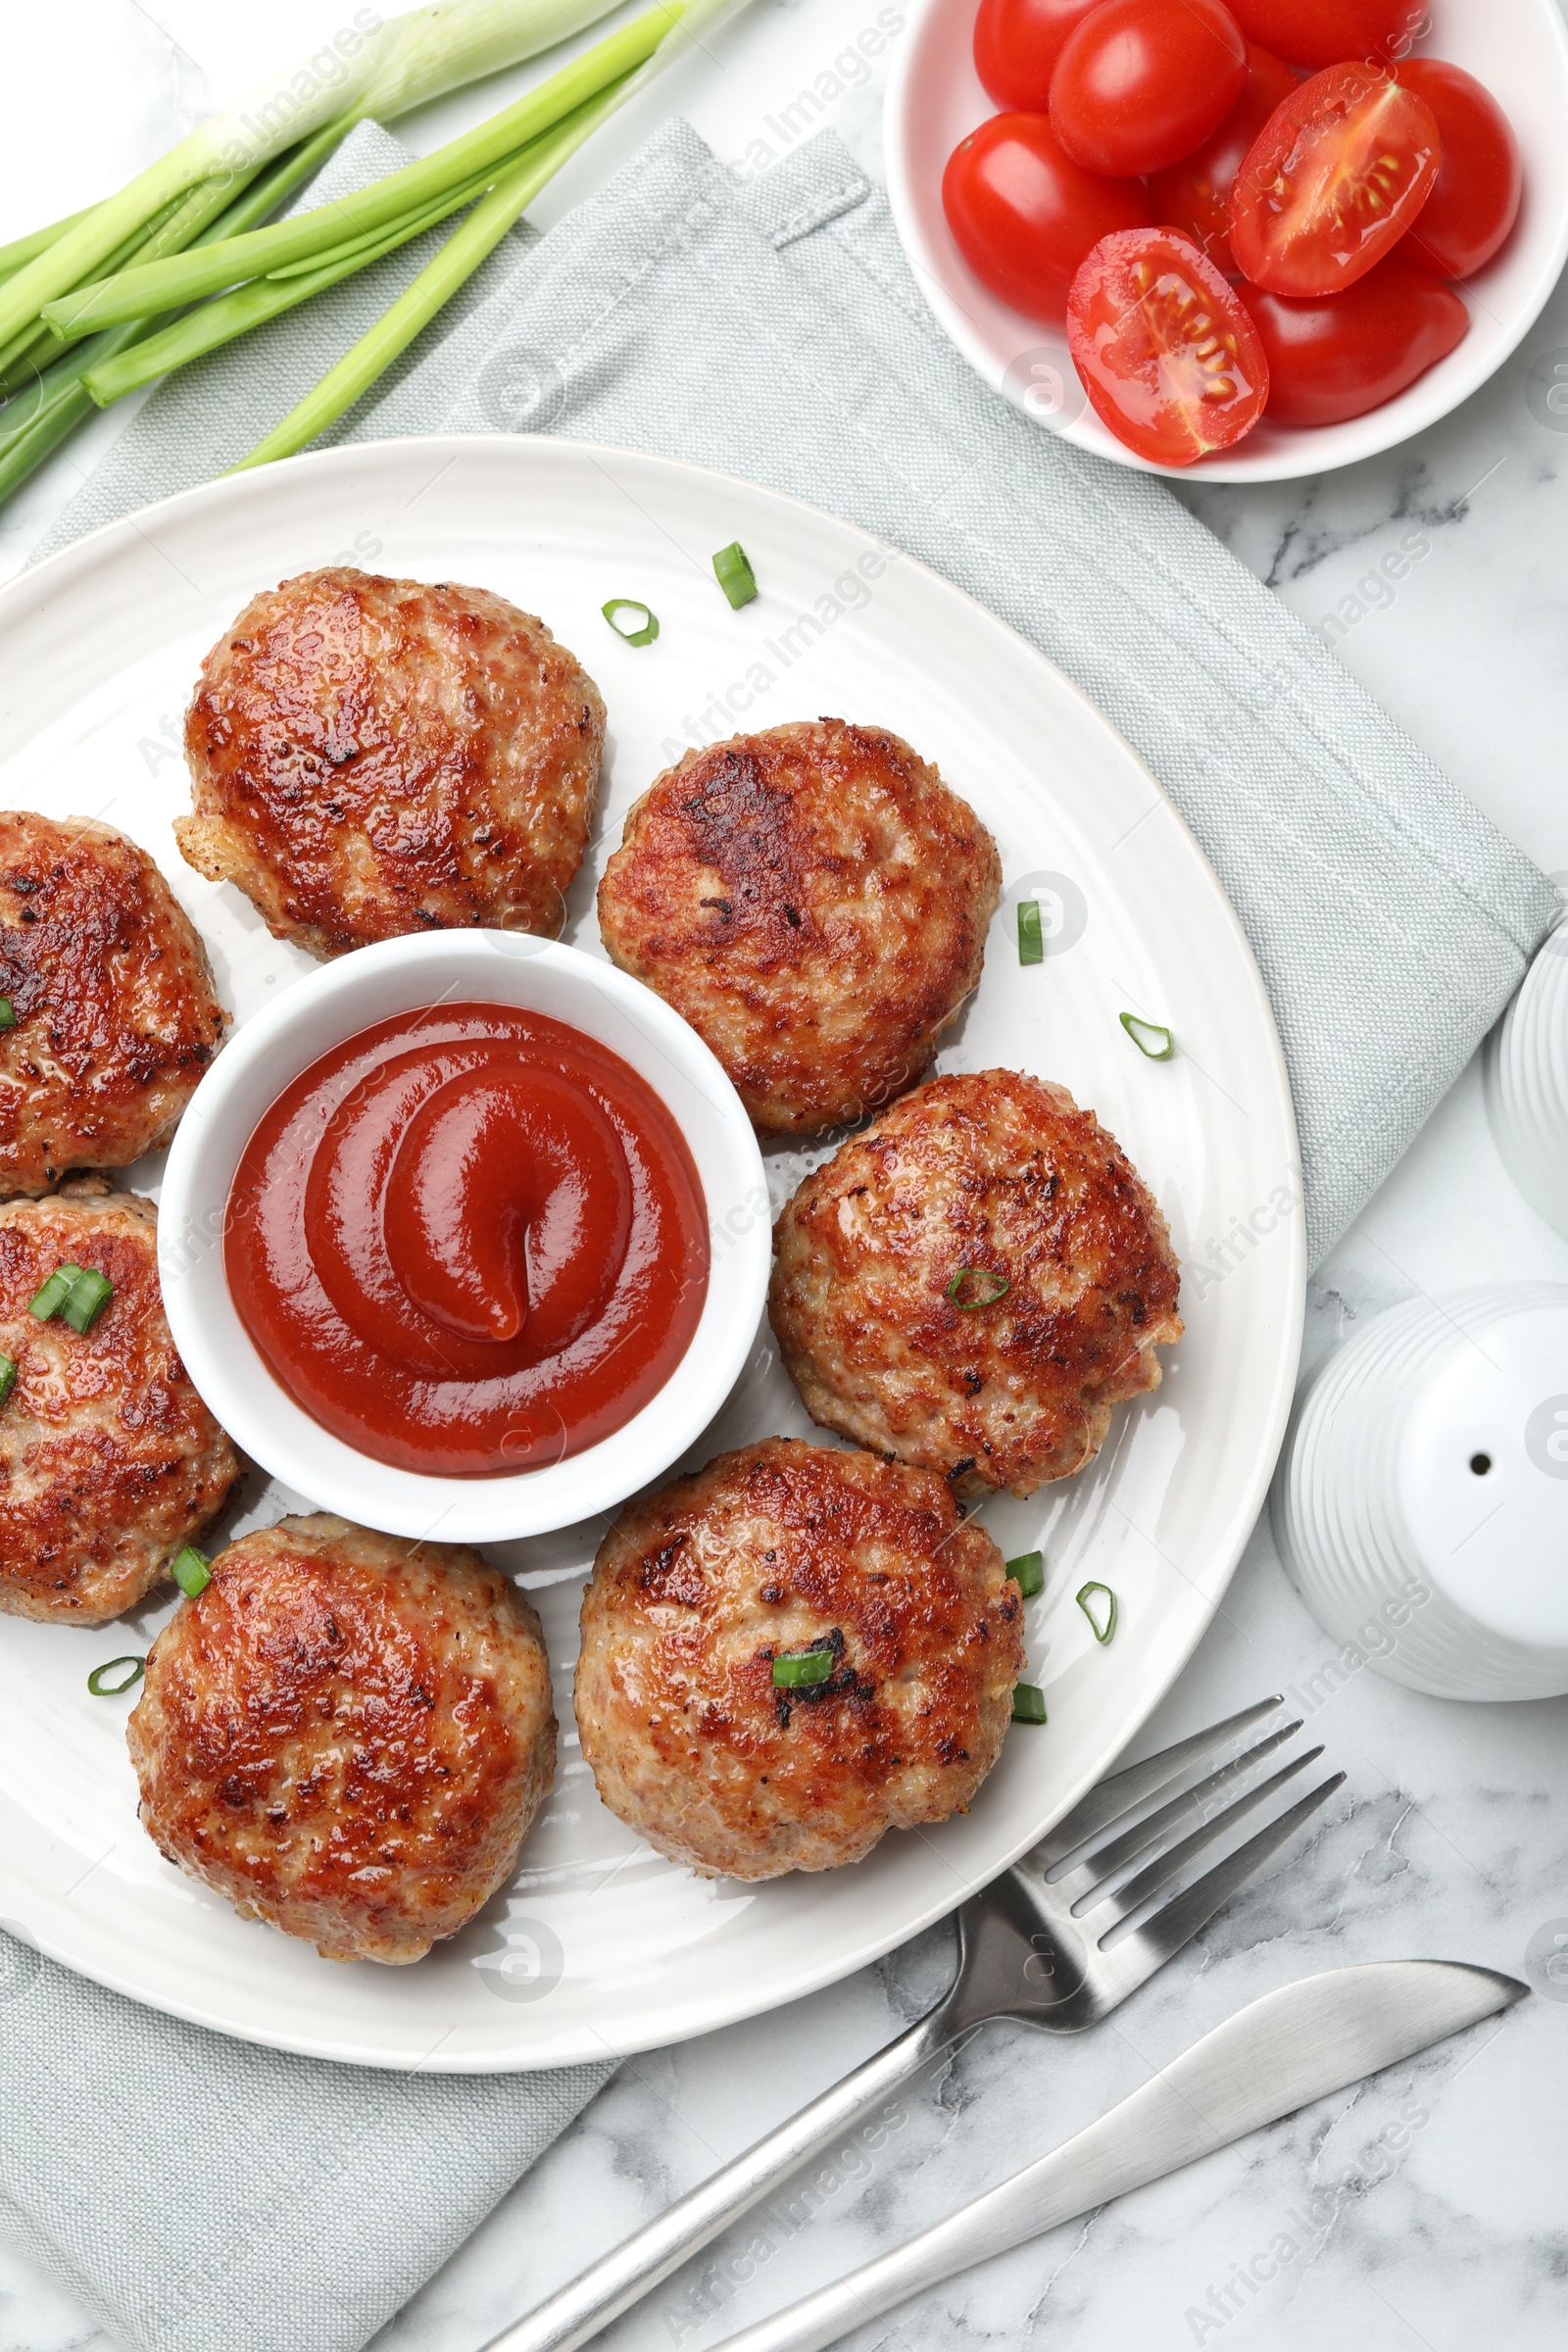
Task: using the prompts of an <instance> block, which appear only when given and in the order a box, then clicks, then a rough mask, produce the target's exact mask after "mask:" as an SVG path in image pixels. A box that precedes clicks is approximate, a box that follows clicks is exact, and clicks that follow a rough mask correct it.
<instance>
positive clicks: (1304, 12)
mask: <svg viewBox="0 0 1568 2352" xmlns="http://www.w3.org/2000/svg"><path fill="white" fill-rule="evenodd" d="M1230 5H1231V14H1232V15H1233V16H1234V17H1235V19H1236V21H1237V23H1238V24H1239V25H1240V26H1241V28H1242V30H1243V31H1244V32H1245V33H1246V35H1247V37H1248V39H1249V40H1250V41H1261V43H1262V44H1263V47H1264V48H1265V49H1272V50H1273V51H1274V53H1275V55H1276V56H1277V57H1288V58H1289V59H1290V61H1291V63H1292V65H1293V66H1319V67H1321V66H1337V65H1340V64H1342V63H1343V62H1344V61H1345V60H1346V59H1347V58H1359V59H1362V60H1365V59H1368V58H1374V57H1377V58H1387V59H1389V60H1391V61H1392V60H1394V59H1396V58H1401V57H1403V56H1405V55H1406V54H1407V52H1408V50H1409V48H1410V44H1411V42H1412V41H1414V40H1416V39H1418V38H1419V36H1420V34H1421V32H1422V30H1423V28H1424V26H1425V22H1426V13H1427V12H1426V9H1425V8H1424V7H1423V6H1422V4H1421V0H1230Z"/></svg>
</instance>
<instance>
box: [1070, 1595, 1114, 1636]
mask: <svg viewBox="0 0 1568 2352" xmlns="http://www.w3.org/2000/svg"><path fill="white" fill-rule="evenodd" d="M1091 1593H1094V1594H1096V1595H1097V1596H1098V1595H1099V1594H1101V1593H1103V1595H1104V1600H1105V1605H1104V1607H1103V1609H1102V1611H1101V1616H1100V1617H1097V1616H1096V1615H1095V1612H1094V1609H1093V1608H1092V1607H1091V1605H1090V1597H1089V1596H1090V1594H1091ZM1077 1599H1078V1606H1079V1607H1080V1608H1081V1609H1082V1611H1083V1613H1084V1615H1085V1616H1086V1617H1087V1618H1088V1620H1089V1622H1090V1624H1091V1625H1092V1626H1093V1628H1094V1632H1095V1640H1096V1641H1097V1642H1108V1641H1109V1640H1110V1637H1111V1635H1112V1634H1113V1633H1114V1632H1115V1631H1116V1595H1115V1593H1113V1592H1112V1591H1111V1589H1110V1587H1109V1586H1108V1585H1082V1586H1080V1588H1079V1591H1078V1595H1077ZM1102 1617H1103V1620H1104V1623H1103V1626H1102V1623H1101V1618H1102Z"/></svg>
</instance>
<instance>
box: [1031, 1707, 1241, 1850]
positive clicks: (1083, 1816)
mask: <svg viewBox="0 0 1568 2352" xmlns="http://www.w3.org/2000/svg"><path fill="white" fill-rule="evenodd" d="M1284 1704H1285V1700H1284V1697H1283V1695H1281V1694H1279V1693H1276V1695H1275V1696H1274V1697H1273V1698H1260V1699H1258V1700H1257V1702H1256V1704H1255V1705H1253V1706H1250V1707H1243V1708H1242V1710H1241V1712H1240V1713H1239V1714H1236V1715H1228V1716H1227V1717H1226V1719H1225V1721H1224V1722H1223V1723H1215V1724H1211V1725H1210V1726H1209V1728H1208V1730H1207V1731H1206V1732H1194V1733H1193V1734H1192V1736H1191V1737H1190V1738H1189V1739H1186V1740H1177V1741H1176V1743H1175V1745H1174V1746H1173V1747H1162V1748H1161V1749H1160V1751H1159V1753H1158V1754H1157V1755H1154V1756H1146V1757H1145V1758H1144V1761H1143V1762H1142V1763H1141V1764H1129V1765H1128V1767H1127V1769H1126V1770H1125V1771H1124V1772H1115V1773H1112V1774H1111V1776H1110V1779H1109V1780H1108V1781H1101V1782H1100V1783H1098V1785H1097V1786H1096V1787H1095V1788H1093V1789H1090V1791H1089V1794H1088V1795H1087V1796H1086V1797H1084V1798H1083V1800H1082V1801H1081V1803H1079V1804H1076V1805H1074V1807H1073V1809H1072V1811H1071V1812H1070V1813H1068V1814H1066V1815H1065V1816H1064V1817H1063V1819H1062V1820H1060V1821H1058V1822H1057V1824H1056V1826H1055V1828H1054V1830H1053V1831H1052V1832H1051V1834H1050V1836H1049V1837H1047V1838H1042V1839H1041V1841H1040V1843H1039V1844H1038V1845H1037V1846H1033V1847H1031V1849H1030V1851H1029V1852H1028V1853H1027V1854H1026V1855H1025V1856H1024V1861H1025V1863H1027V1864H1030V1865H1033V1866H1034V1867H1036V1868H1039V1869H1050V1868H1051V1867H1052V1865H1053V1864H1054V1863H1056V1862H1060V1861H1061V1860H1063V1859H1064V1857H1065V1856H1066V1855H1068V1854H1070V1853H1071V1852H1072V1851H1073V1849H1074V1847H1075V1846H1080V1845H1084V1844H1086V1843H1087V1842H1088V1840H1089V1839H1090V1838H1093V1837H1094V1835H1095V1833H1096V1832H1097V1831H1098V1830H1104V1829H1109V1828H1110V1826H1111V1825H1112V1823H1114V1822H1117V1821H1119V1820H1120V1819H1121V1817H1122V1815H1123V1814H1124V1813H1128V1812H1130V1811H1131V1810H1132V1808H1133V1806H1134V1805H1139V1804H1142V1803H1143V1801H1144V1799H1145V1798H1146V1797H1149V1796H1152V1795H1154V1794H1155V1793H1156V1792H1157V1791H1158V1790H1159V1789H1163V1788H1165V1787H1166V1786H1167V1785H1168V1783H1170V1782H1171V1781H1173V1780H1176V1779H1178V1778H1179V1777H1180V1775H1181V1774H1182V1773H1183V1772H1185V1771H1186V1770H1187V1768H1188V1766H1189V1765H1190V1764H1193V1763H1195V1762H1196V1761H1197V1759H1198V1758H1199V1757H1200V1756H1204V1755H1207V1754H1208V1753H1209V1751H1210V1750H1211V1749H1213V1748H1216V1747H1221V1746H1223V1744H1224V1742H1225V1741H1226V1740H1229V1739H1232V1738H1233V1737H1234V1736H1235V1734H1236V1733H1238V1732H1244V1731H1246V1730H1247V1729H1248V1727H1249V1726H1250V1725H1251V1724H1254V1723H1259V1722H1261V1720H1262V1718H1263V1717H1264V1716H1265V1715H1272V1714H1273V1712H1274V1710H1275V1708H1276V1707H1283V1706H1284Z"/></svg>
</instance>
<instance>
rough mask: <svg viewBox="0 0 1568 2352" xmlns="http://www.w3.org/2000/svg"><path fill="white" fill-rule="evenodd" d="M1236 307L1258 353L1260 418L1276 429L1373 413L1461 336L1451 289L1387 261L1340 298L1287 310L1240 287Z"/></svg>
mask: <svg viewBox="0 0 1568 2352" xmlns="http://www.w3.org/2000/svg"><path fill="white" fill-rule="evenodd" d="M1243 299H1244V300H1245V302H1246V304H1247V307H1248V309H1249V311H1250V313H1251V315H1252V323H1253V325H1254V326H1255V327H1256V328H1257V332H1258V339H1259V341H1260V342H1261V343H1262V346H1263V349H1264V350H1265V352H1266V353H1267V354H1268V380H1269V391H1268V413H1269V416H1270V417H1272V418H1273V419H1274V420H1275V422H1276V423H1279V424H1343V423H1344V422H1345V420H1346V418H1347V417H1364V416H1365V414H1366V412H1367V410H1368V409H1380V408H1381V407H1382V406H1383V403H1384V402H1385V401H1386V400H1392V399H1393V398H1394V396H1395V394H1396V393H1397V392H1402V391H1403V390H1404V388H1405V386H1406V385H1407V384H1413V383H1414V382H1415V379H1416V377H1417V376H1418V375H1425V373H1426V371H1427V369H1428V368H1432V367H1435V366H1436V365H1437V363H1438V361H1439V360H1443V359H1446V357H1447V355H1448V353H1449V352H1450V351H1452V350H1453V348H1454V346H1455V345H1456V344H1458V343H1462V342H1463V340H1464V338H1465V336H1466V334H1467V333H1468V332H1469V328H1470V314H1469V312H1468V311H1467V310H1466V309H1465V307H1464V304H1463V303H1462V302H1461V301H1460V300H1459V297H1458V295H1457V294H1455V292H1454V291H1453V288H1452V287H1451V286H1446V285H1444V283H1443V282H1442V280H1441V279H1440V278H1436V277H1432V276H1430V275H1429V274H1428V272H1427V271H1426V270H1412V269H1411V268H1410V267H1409V265H1408V263H1406V262H1403V261H1401V260H1399V259H1398V257H1397V256H1396V258H1395V259H1394V260H1393V261H1388V262H1380V263H1379V264H1378V267H1377V268H1376V269H1375V270H1372V271H1371V272H1370V274H1369V275H1367V276H1366V277H1361V278H1357V280H1356V282H1355V284H1354V285H1353V286H1347V287H1346V288H1345V290H1344V292H1343V293H1340V294H1319V295H1315V296H1313V297H1310V298H1309V299H1308V300H1306V301H1304V302H1292V301H1291V300H1290V299H1289V297H1288V296H1286V295H1283V294H1269V293H1267V292H1265V290H1264V289H1263V288H1262V287H1261V286H1249V287H1247V289H1246V291H1245V293H1244V296H1243Z"/></svg>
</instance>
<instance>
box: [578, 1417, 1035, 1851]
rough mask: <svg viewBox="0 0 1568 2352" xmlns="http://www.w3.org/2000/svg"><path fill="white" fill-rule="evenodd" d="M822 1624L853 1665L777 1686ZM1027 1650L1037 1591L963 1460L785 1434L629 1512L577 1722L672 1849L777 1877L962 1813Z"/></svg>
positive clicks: (615, 1793) (605, 1557) (600, 1761)
mask: <svg viewBox="0 0 1568 2352" xmlns="http://www.w3.org/2000/svg"><path fill="white" fill-rule="evenodd" d="M813 1643H815V1644H816V1645H817V1646H818V1649H819V1651H820V1650H825V1651H826V1652H827V1654H828V1655H829V1656H831V1659H832V1673H831V1675H830V1676H829V1678H828V1679H827V1680H826V1681H824V1682H821V1683H818V1684H815V1685H812V1686H804V1687H795V1688H791V1689H780V1688H777V1687H775V1685H774V1682H773V1661H774V1659H775V1658H777V1657H779V1656H780V1655H782V1654H784V1653H787V1652H798V1651H802V1650H806V1649H809V1647H810V1646H811V1645H812V1644H813ZM1022 1664H1023V1635H1022V1628H1021V1602H1020V1599H1019V1594H1018V1589H1017V1587H1016V1585H1014V1584H1011V1583H1009V1581H1008V1579H1007V1575H1006V1570H1005V1566H1004V1564H1003V1559H1002V1554H1001V1552H1000V1551H998V1549H997V1547H996V1545H995V1544H993V1543H992V1541H991V1538H990V1537H989V1536H988V1535H986V1534H985V1533H984V1532H983V1530H981V1529H980V1528H978V1527H974V1526H972V1525H965V1524H963V1523H962V1522H961V1521H960V1519H959V1516H958V1512H957V1509H956V1505H955V1503H954V1500H953V1496H952V1494H951V1492H950V1491H949V1489H948V1487H947V1486H946V1485H945V1484H944V1483H943V1481H942V1480H941V1479H938V1478H932V1477H930V1476H929V1475H927V1474H926V1473H925V1472H923V1471H919V1470H907V1469H904V1468H901V1467H900V1465H899V1464H898V1463H896V1462H884V1461H878V1460H877V1459H876V1458H875V1457H874V1456H873V1455H871V1454H868V1453H841V1452H840V1451H839V1450H838V1449H837V1448H836V1447H829V1446H807V1445H803V1444H802V1443H801V1442H800V1441H799V1440H798V1439H791V1438H768V1439H766V1440H765V1441H764V1442H763V1443H762V1444H761V1445H760V1446H745V1447H743V1448H742V1449H741V1451H740V1452H738V1453H723V1454H720V1455H719V1456H718V1458H717V1460H716V1461H712V1462H710V1463H709V1465H708V1467H707V1468H706V1469H705V1470H702V1471H700V1472H699V1473H698V1475H697V1476H696V1477H695V1478H681V1479H677V1480H676V1481H675V1482H674V1484H673V1485H672V1486H668V1487H666V1488H664V1489H663V1491H662V1493H661V1494H658V1495H649V1496H647V1497H645V1498H644V1499H642V1500H641V1501H637V1502H632V1503H628V1505H627V1506H626V1508H625V1510H623V1511H622V1513H621V1515H620V1517H619V1519H618V1520H617V1521H616V1523H615V1526H614V1527H613V1529H612V1531H611V1533H610V1535H609V1536H608V1537H607V1539H606V1541H605V1543H604V1544H602V1545H601V1547H600V1551H599V1557H598V1559H597V1560H596V1561H595V1563H594V1573H593V1581H592V1583H591V1584H590V1585H589V1588H588V1591H587V1593H586V1594H585V1595H584V1598H583V1606H582V1652H581V1656H580V1657H579V1659H578V1663H577V1684H576V1711H577V1727H578V1730H579V1732H580V1733H581V1735H582V1747H583V1754H584V1755H585V1756H586V1757H587V1759H588V1761H589V1763H590V1764H591V1765H592V1767H593V1774H594V1779H595V1781H596V1782H597V1784H598V1788H599V1793H600V1795H601V1797H602V1798H603V1799H604V1801H605V1803H606V1804H607V1805H608V1806H609V1807H610V1810H611V1811H612V1812H613V1813H614V1814H616V1815H617V1816H618V1818H619V1819H620V1820H621V1821H623V1822H625V1823H626V1824H627V1825H628V1827H630V1828H631V1829H633V1830H635V1831H636V1832H637V1833H638V1835H639V1836H640V1837H643V1838H647V1839H648V1840H649V1842H650V1844H652V1845H655V1846H657V1847H658V1848H659V1850H660V1852H661V1853H663V1854H668V1855H669V1856H670V1857H671V1858H672V1859H673V1860H674V1861H677V1862H686V1863H689V1864H690V1865H691V1867H692V1869H693V1870H697V1871H701V1872H703V1873H705V1874H707V1875H708V1876H711V1877H719V1876H722V1877H726V1878H733V1879H772V1878H777V1877H778V1876H779V1874H780V1873H781V1872H782V1871H786V1870H831V1869H834V1868H835V1867H837V1865H838V1864H840V1863H843V1862H858V1860H859V1859H860V1857H861V1856H862V1855H863V1854H868V1853H869V1852H870V1850H871V1848H872V1846H873V1845H875V1844H876V1842H877V1839H878V1838H880V1837H881V1836H882V1834H883V1832H884V1831H885V1830H894V1829H907V1828H909V1827H911V1826H912V1825H914V1824H916V1823H919V1822H932V1821H945V1820H946V1819H947V1818H948V1816H949V1814H950V1813H955V1812H959V1811H961V1810H962V1809H963V1807H964V1806H965V1805H966V1804H967V1803H968V1801H969V1799H970V1798H971V1797H972V1796H973V1794H974V1792H975V1790H976V1789H978V1788H979V1786H980V1784H981V1782H982V1781H983V1780H984V1779H985V1777H986V1774H987V1773H988V1772H989V1771H990V1770H991V1767H992V1765H993V1764H995V1762H996V1760H997V1758H998V1756H999V1755H1000V1754H1001V1752H1002V1742H1003V1739H1004V1736H1005V1732H1006V1728H1007V1723H1008V1720H1009V1717H1010V1715H1011V1710H1012V1687H1013V1684H1014V1683H1015V1682H1016V1680H1017V1678H1018V1674H1019V1671H1020V1669H1021V1667H1022Z"/></svg>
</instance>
